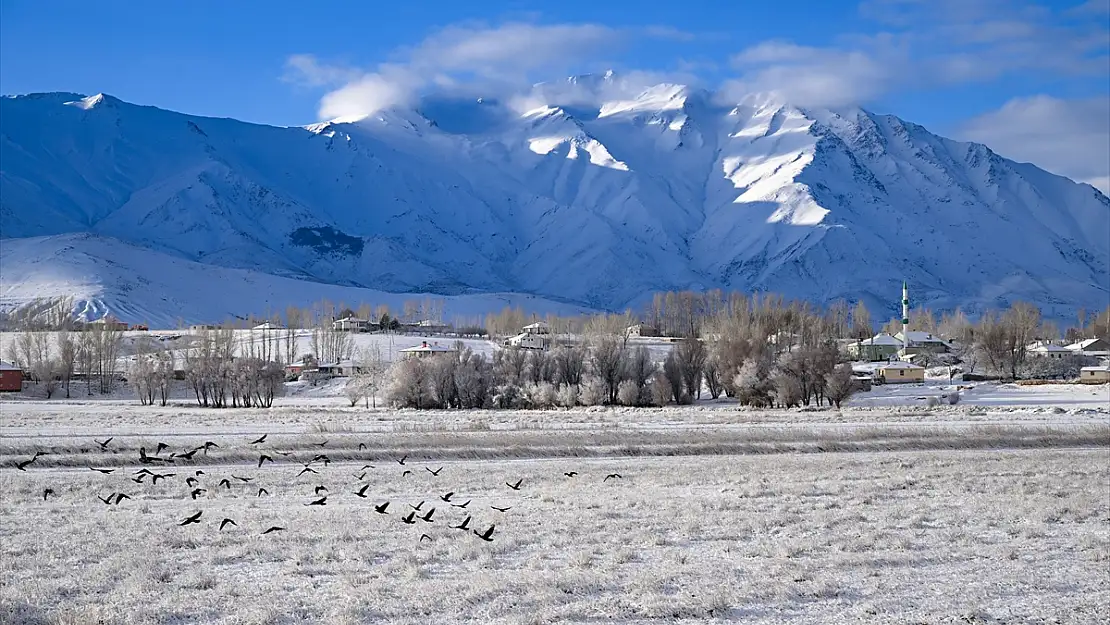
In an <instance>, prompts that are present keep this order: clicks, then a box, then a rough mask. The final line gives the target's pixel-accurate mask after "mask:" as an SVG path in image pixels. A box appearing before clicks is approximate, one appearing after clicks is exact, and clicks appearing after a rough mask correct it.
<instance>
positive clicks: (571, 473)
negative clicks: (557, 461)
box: [563, 471, 578, 477]
mask: <svg viewBox="0 0 1110 625" xmlns="http://www.w3.org/2000/svg"><path fill="white" fill-rule="evenodd" d="M563 475H565V476H567V477H574V476H576V475H578V471H567V472H566V473H564V474H563Z"/></svg>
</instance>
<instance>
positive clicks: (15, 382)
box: [0, 360, 23, 393]
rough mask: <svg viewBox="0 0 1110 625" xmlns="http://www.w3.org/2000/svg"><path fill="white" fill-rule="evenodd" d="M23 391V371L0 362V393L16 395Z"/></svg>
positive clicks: (7, 363)
mask: <svg viewBox="0 0 1110 625" xmlns="http://www.w3.org/2000/svg"><path fill="white" fill-rule="evenodd" d="M22 390H23V369H21V368H19V367H17V366H16V365H13V364H12V363H10V362H4V361H3V360H0V393H18V392H19V391H22Z"/></svg>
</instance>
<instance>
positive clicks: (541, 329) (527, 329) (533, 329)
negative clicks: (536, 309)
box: [521, 321, 551, 334]
mask: <svg viewBox="0 0 1110 625" xmlns="http://www.w3.org/2000/svg"><path fill="white" fill-rule="evenodd" d="M521 332H523V333H524V334H551V326H549V325H547V322H546V321H537V322H535V323H530V324H528V325H526V326H524V328H522V329H521Z"/></svg>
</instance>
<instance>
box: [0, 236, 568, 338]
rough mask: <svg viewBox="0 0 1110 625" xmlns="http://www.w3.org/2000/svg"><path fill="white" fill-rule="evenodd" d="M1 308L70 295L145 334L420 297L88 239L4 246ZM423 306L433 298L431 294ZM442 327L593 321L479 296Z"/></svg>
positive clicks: (449, 310)
mask: <svg viewBox="0 0 1110 625" xmlns="http://www.w3.org/2000/svg"><path fill="white" fill-rule="evenodd" d="M0 266H2V267H3V276H4V277H3V282H2V284H0V307H18V306H19V305H22V304H24V303H26V302H29V301H31V300H32V299H34V298H36V297H59V296H73V297H74V299H75V300H76V308H77V310H78V312H79V313H80V314H81V315H82V316H83V317H86V318H88V319H97V318H99V317H101V316H103V315H104V314H106V313H108V312H111V313H112V314H113V315H115V316H117V317H119V318H120V319H122V320H124V321H129V322H132V323H149V324H151V327H175V325H176V324H177V322H178V321H179V320H185V321H186V322H198V321H208V322H216V321H223V320H225V319H229V318H232V317H235V316H238V317H244V316H247V315H250V314H256V315H266V314H272V313H275V312H282V311H284V310H285V307H286V306H288V305H297V306H302V307H308V306H310V305H312V304H314V303H316V302H319V301H321V300H324V299H326V300H328V301H330V302H332V303H334V304H339V303H340V302H343V303H345V304H346V305H348V306H352V307H358V306H359V304H361V303H366V304H370V305H372V306H377V305H380V304H386V305H388V306H389V307H390V308H391V309H393V310H398V311H399V310H401V309H402V308H403V304H404V302H405V301H406V300H419V299H423V298H424V297H425V294H402V293H385V292H382V291H375V290H372V289H365V288H358V287H350V286H339V285H334V284H321V283H318V282H308V281H305V280H294V279H291V278H283V277H278V276H274V275H271V274H266V273H261V272H257V271H250V270H246V269H231V268H227V267H220V266H217V265H207V264H201V263H196V262H193V261H189V260H184V259H182V258H178V257H174V256H170V255H167V254H162V253H159V252H155V251H152V250H150V249H147V248H143V247H138V246H134V245H131V244H128V243H123V242H120V241H117V240H115V239H111V238H107V237H102V236H99V235H94V234H86V233H82V234H63V235H54V236H48V237H29V238H22V239H5V240H4V241H3V245H2V246H0ZM427 296H429V297H439V296H435V295H427ZM443 299H444V300H445V304H446V305H445V314H444V316H445V319H446V320H449V321H450V320H456V319H474V318H475V317H481V316H484V315H485V314H486V313H487V312H491V311H500V310H502V309H504V308H505V307H506V306H509V307H514V308H515V307H520V308H523V309H524V310H525V311H527V312H534V313H537V314H541V315H542V314H545V313H549V312H550V313H556V314H561V315H575V314H582V313H585V312H590V311H589V310H588V309H585V308H582V307H580V306H575V305H572V304H564V303H560V302H554V301H551V300H546V299H543V298H540V297H535V296H531V295H521V294H511V293H482V294H473V295H453V296H446V297H444V298H443Z"/></svg>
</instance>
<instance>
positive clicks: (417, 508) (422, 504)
mask: <svg viewBox="0 0 1110 625" xmlns="http://www.w3.org/2000/svg"><path fill="white" fill-rule="evenodd" d="M409 507H410V508H412V509H413V510H419V509H421V508H423V507H424V502H423V501H421V502H420V503H418V504H416V505H415V506H414V505H412V504H411V503H410V504H409Z"/></svg>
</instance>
